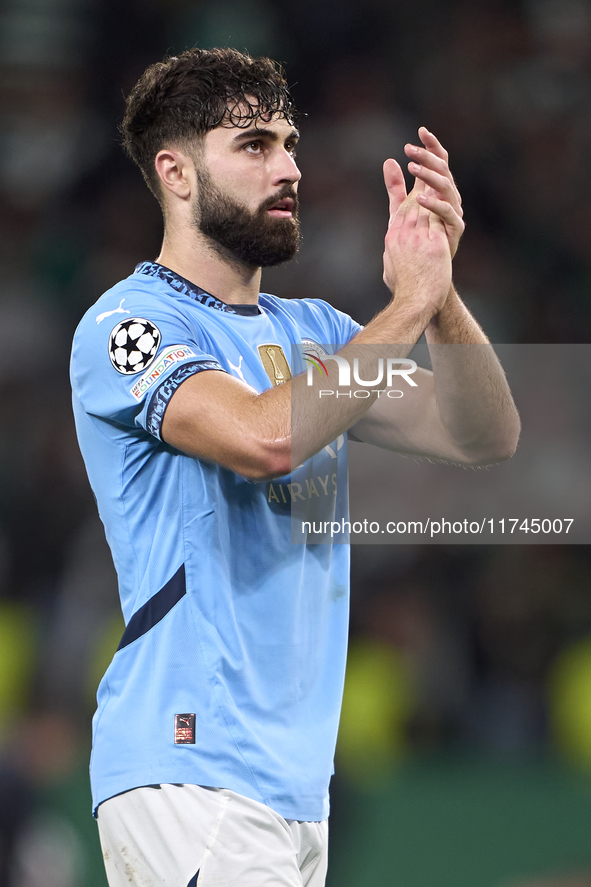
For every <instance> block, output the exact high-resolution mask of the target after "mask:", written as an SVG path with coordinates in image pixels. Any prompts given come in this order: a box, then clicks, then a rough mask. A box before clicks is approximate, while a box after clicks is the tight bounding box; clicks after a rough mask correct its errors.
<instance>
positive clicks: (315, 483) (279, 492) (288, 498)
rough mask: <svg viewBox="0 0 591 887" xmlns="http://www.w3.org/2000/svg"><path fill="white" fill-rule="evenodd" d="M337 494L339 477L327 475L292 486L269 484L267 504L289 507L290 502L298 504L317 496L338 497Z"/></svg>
mask: <svg viewBox="0 0 591 887" xmlns="http://www.w3.org/2000/svg"><path fill="white" fill-rule="evenodd" d="M336 494H337V476H336V473H335V474H326V475H325V476H324V477H320V475H317V476H316V477H314V478H312V477H310V478H306V479H305V480H304V482H303V483H301V484H300V483H295V482H292V483H290V484H278V483H269V491H268V493H267V502H269V503H270V502H276V503H277V504H278V505H288V504H289V503H290V502H297V501H298V500H299V499H302V500H303V501H304V502H305V501H306V499H313V498H314V496H317V497H318V498H319V499H320V498H321V497H322V496H336Z"/></svg>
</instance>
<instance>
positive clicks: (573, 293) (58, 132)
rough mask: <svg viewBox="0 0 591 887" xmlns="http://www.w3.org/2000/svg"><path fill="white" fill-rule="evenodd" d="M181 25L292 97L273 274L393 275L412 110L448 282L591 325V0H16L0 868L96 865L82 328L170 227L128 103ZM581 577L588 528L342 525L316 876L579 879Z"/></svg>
mask: <svg viewBox="0 0 591 887" xmlns="http://www.w3.org/2000/svg"><path fill="white" fill-rule="evenodd" d="M192 45H199V46H204V47H207V46H213V45H232V46H235V47H237V48H238V49H248V50H249V51H250V52H251V53H252V54H263V53H264V54H268V55H271V56H273V57H275V58H277V59H279V60H281V61H283V62H284V63H285V65H286V68H287V72H288V79H289V82H290V83H291V84H293V93H294V95H295V97H296V101H297V103H298V105H299V107H300V110H301V111H304V112H306V113H307V115H308V116H307V118H305V119H304V120H302V122H301V129H302V135H303V138H302V142H301V149H300V153H299V159H300V163H301V168H302V171H303V180H302V185H301V197H302V224H303V231H304V245H303V248H302V251H301V255H300V257H299V258H298V259H297V260H296V261H295V262H293V263H291V264H290V265H289V266H286V267H284V268H281V269H277V270H273V271H270V272H268V273H266V274H265V276H264V288H266V289H268V290H269V291H271V292H275V293H277V294H278V295H281V296H292V297H320V298H324V299H327V300H328V301H330V302H331V303H333V304H334V305H335V306H337V307H338V308H341V309H342V310H344V311H347V312H349V313H350V314H351V315H352V316H354V317H355V318H356V319H357V320H359V321H361V322H364V321H367V320H368V319H370V318H371V317H372V316H373V314H374V313H375V312H376V311H377V310H379V309H380V308H382V307H383V306H384V305H385V303H386V301H387V292H386V290H385V288H384V286H383V284H382V282H381V273H382V272H381V253H382V242H383V240H382V239H383V235H384V232H385V225H386V221H387V201H386V198H385V193H384V188H383V182H382V179H381V165H382V162H383V160H384V159H385V158H386V157H387V156H390V155H392V156H395V157H397V158H398V159H399V160H400V161H402V160H403V151H402V148H403V145H404V143H405V142H407V141H409V140H414V141H416V130H417V128H418V126H419V125H421V124H425V125H426V126H427V127H428V128H429V129H431V130H432V131H433V132H435V133H436V134H437V135H438V136H439V138H440V139H441V141H442V142H443V144H444V145H445V146H446V147H447V148H448V149H449V151H450V156H451V165H452V169H453V171H454V174H455V176H456V179H457V182H458V185H459V188H460V190H461V192H462V194H463V197H464V203H465V208H466V222H467V230H466V234H465V236H464V239H463V242H462V245H461V248H460V251H459V253H458V255H457V257H456V260H455V281H456V285H457V287H458V289H459V291H460V293H461V294H462V295H463V297H464V298H465V300H466V302H467V304H468V305H469V307H470V308H471V309H472V310H473V312H474V313H475V315H476V317H477V319H478V320H479V321H480V322H481V323H482V324H483V326H484V328H485V330H486V331H487V333H488V334H489V336H490V337H491V339H492V340H493V341H494V342H509V343H511V342H522V343H535V342H542V343H585V342H589V337H590V333H591V298H590V283H591V211H590V198H591V179H590V176H589V173H588V169H589V165H590V161H591V3H590V2H589V0H529V2H525V0H523V2H521V3H519V2H495V0H479V2H458V0H422V2H421V3H416V2H411V0H388V2H385V0H365V2H363V3H362V2H360V0H340V2H336V0H299V3H287V2H272V0H257V2H245V0H242V2H239V0H215V2H207V0H203V2H185V0H169V2H165V0H116V2H115V0H2V2H0V235H1V236H0V280H1V281H2V286H1V288H0V342H1V346H0V415H1V417H2V418H1V421H0V885H1V887H4V885H6V887H37V885H43V887H91V885H97V887H98V885H103V884H104V876H103V875H102V870H101V862H100V854H99V852H98V849H97V842H96V836H95V831H94V829H95V826H94V823H93V821H92V819H91V817H90V813H89V807H90V800H89V796H88V789H87V776H86V768H87V757H88V747H89V734H90V718H91V715H92V711H93V706H94V701H93V695H94V691H95V689H96V685H97V683H98V680H99V677H100V675H101V673H102V670H103V669H104V667H105V665H106V662H107V661H108V658H109V655H110V653H111V652H112V651H113V650H114V648H115V647H116V645H117V640H118V636H119V634H120V632H121V622H120V617H119V615H118V610H117V596H116V584H115V579H114V575H113V569H112V566H111V564H110V559H109V554H108V551H107V549H106V544H105V541H104V536H103V533H102V528H101V525H100V523H99V521H98V518H97V516H96V513H95V506H94V502H93V499H92V495H91V493H90V490H89V488H88V485H87V481H86V477H85V473H84V468H83V465H82V463H81V459H80V456H79V454H78V450H77V444H76V440H75V435H74V430H73V423H72V418H71V413H70V404H69V386H68V377H67V367H68V357H69V347H70V341H71V337H72V334H73V331H74V328H75V326H76V323H77V322H78V320H79V318H80V316H81V315H82V314H83V313H84V311H85V310H86V308H87V307H88V306H89V305H90V304H92V303H93V302H94V301H95V300H96V298H97V297H98V296H99V295H100V294H101V292H103V291H104V290H105V289H107V288H108V287H109V286H111V285H112V284H114V283H115V282H117V281H118V280H119V279H120V278H122V277H125V276H127V275H128V274H129V273H131V271H132V270H133V268H134V266H135V264H136V263H137V262H139V261H141V260H144V259H149V258H154V257H155V256H156V255H157V253H158V247H159V238H160V236H161V222H160V218H159V212H158V208H157V205H156V203H155V201H154V200H153V198H152V197H151V196H150V195H149V193H148V192H147V190H146V188H145V186H144V184H143V182H142V180H141V177H140V175H139V173H138V172H137V170H136V169H135V168H134V167H133V166H132V165H131V163H129V162H128V161H127V160H126V159H125V157H124V156H123V153H122V151H121V149H120V147H119V145H118V135H117V125H118V122H119V120H120V119H121V116H122V109H123V98H122V96H123V94H126V93H127V92H128V91H129V89H130V88H131V86H132V85H133V83H134V82H135V80H136V79H137V77H138V76H139V75H140V73H141V72H142V70H143V69H144V68H145V66H146V65H147V64H149V63H151V62H153V61H155V60H158V59H159V58H161V57H162V56H163V55H164V54H165V53H166V52H167V51H171V52H174V51H181V50H182V49H184V48H187V47H189V46H192ZM547 422H548V423H549V424H551V423H552V415H551V414H550V415H548V416H547ZM393 458H394V457H393ZM540 482H541V483H543V482H544V478H540ZM548 517H552V515H548ZM590 578H591V557H590V555H589V550H588V549H587V548H586V547H582V546H570V547H569V546H561V545H552V546H545V547H544V546H524V547H522V546H513V547H511V548H509V547H492V546H486V547H484V546H483V547H478V546H456V547H449V546H430V547H421V546H408V547H407V546H388V547H376V546H367V547H359V548H358V549H356V550H354V551H353V619H352V641H351V659H350V670H349V679H348V685H347V692H346V697H345V708H344V716H343V725H342V730H341V737H340V743H339V751H338V757H337V777H336V778H335V780H334V783H333V786H334V788H333V827H332V835H333V838H332V842H333V862H332V874H331V876H330V882H329V883H330V884H331V885H333V887H336V885H337V884H338V885H339V887H347V885H348V884H351V885H352V884H355V885H363V887H382V885H384V887H385V885H401V887H402V885H404V887H447V885H448V884H449V885H450V887H452V884H453V885H454V887H463V885H464V884H465V885H466V887H468V885H470V887H503V885H510V884H517V883H519V884H528V885H530V887H532V885H533V887H536V885H540V884H546V883H548V884H553V885H561V887H587V885H588V884H589V883H591V880H590V876H589V874H588V872H589V871H590V870H591V842H590V834H591V781H590V780H589V776H588V774H589V773H590V772H591V587H590Z"/></svg>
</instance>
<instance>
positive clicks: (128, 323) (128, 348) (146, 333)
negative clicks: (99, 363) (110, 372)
mask: <svg viewBox="0 0 591 887" xmlns="http://www.w3.org/2000/svg"><path fill="white" fill-rule="evenodd" d="M161 338H162V336H161V334H160V330H159V329H158V327H157V326H154V324H153V323H151V321H149V320H146V319H145V318H144V317H130V318H129V319H128V320H123V321H121V323H118V324H117V326H116V327H115V328H114V329H113V331H112V332H111V335H110V337H109V357H110V358H111V363H112V364H113V366H114V367H115V369H116V370H117V372H118V373H123V374H124V375H125V376H132V375H133V374H134V373H140V372H141V371H142V370H145V368H146V367H147V366H148V364H149V363H151V361H152V359H153V358H154V356H155V354H156V352H157V351H158V346H159V345H160V340H161Z"/></svg>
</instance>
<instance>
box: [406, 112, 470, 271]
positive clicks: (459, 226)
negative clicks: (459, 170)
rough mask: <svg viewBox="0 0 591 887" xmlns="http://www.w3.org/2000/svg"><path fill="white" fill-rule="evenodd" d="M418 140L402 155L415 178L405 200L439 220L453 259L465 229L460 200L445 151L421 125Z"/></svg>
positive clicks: (408, 146)
mask: <svg viewBox="0 0 591 887" xmlns="http://www.w3.org/2000/svg"><path fill="white" fill-rule="evenodd" d="M419 138H420V140H421V142H422V143H423V144H422V146H421V145H411V144H408V145H405V146H404V153H405V154H406V156H407V157H409V158H411V161H410V163H409V164H408V169H409V172H410V173H411V175H413V176H414V177H415V185H414V188H413V189H412V191H411V192H410V194H409V195H408V197H409V198H413V197H414V198H415V199H416V200H417V202H418V203H419V204H420V205H421V206H424V207H425V208H426V209H428V210H431V211H432V212H434V213H435V215H437V216H439V218H440V219H441V220H442V222H443V224H444V226H445V231H446V234H447V239H448V242H449V248H450V252H451V255H452V258H453V256H454V255H455V253H456V250H457V248H458V244H459V242H460V237H461V236H462V234H463V232H464V228H465V225H464V222H463V218H462V217H463V215H464V211H463V209H462V198H461V197H460V192H459V191H458V189H457V187H456V183H455V182H454V180H453V176H452V174H451V172H450V169H449V165H448V154H447V151H446V150H445V148H444V147H443V146H442V145H441V143H440V142H439V140H438V139H437V138H436V137H435V136H434V135H433V133H431V132H429V130H428V129H427V128H426V127H424V126H421V127H420V129H419Z"/></svg>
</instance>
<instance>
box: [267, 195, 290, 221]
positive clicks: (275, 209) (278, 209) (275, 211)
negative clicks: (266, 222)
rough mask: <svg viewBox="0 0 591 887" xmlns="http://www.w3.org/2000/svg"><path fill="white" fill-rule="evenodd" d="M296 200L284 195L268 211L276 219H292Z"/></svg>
mask: <svg viewBox="0 0 591 887" xmlns="http://www.w3.org/2000/svg"><path fill="white" fill-rule="evenodd" d="M293 206H294V201H293V199H292V198H291V197H284V198H282V199H281V200H278V201H277V203H276V204H275V205H274V206H272V207H270V208H269V209H268V210H267V212H268V214H269V215H270V216H273V218H275V219H291V218H292V217H293Z"/></svg>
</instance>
